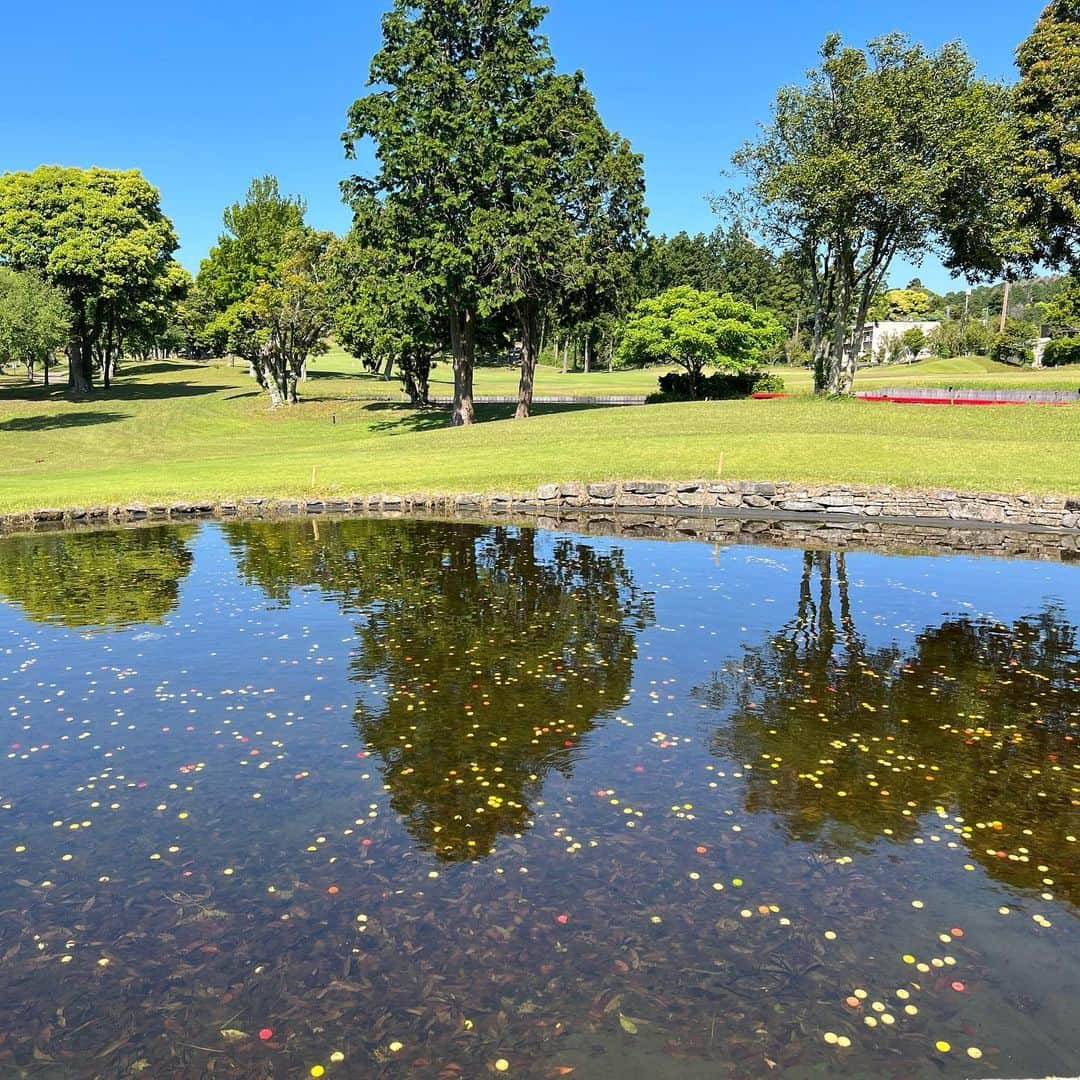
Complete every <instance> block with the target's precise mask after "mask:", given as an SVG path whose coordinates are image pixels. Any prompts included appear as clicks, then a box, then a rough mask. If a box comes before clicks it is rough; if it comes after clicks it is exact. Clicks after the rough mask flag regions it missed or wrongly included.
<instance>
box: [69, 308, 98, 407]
mask: <svg viewBox="0 0 1080 1080" xmlns="http://www.w3.org/2000/svg"><path fill="white" fill-rule="evenodd" d="M91 352H92V350H91V345H90V342H89V341H88V340H87V328H86V312H85V310H84V309H83V308H82V307H81V306H79V307H78V308H77V309H76V315H75V321H74V323H73V325H72V327H71V340H70V341H69V342H68V346H67V354H68V393H70V394H71V395H72V396H73V397H85V396H86V395H87V394H90V393H91V392H92V391H93V389H94V379H93V366H92V355H91Z"/></svg>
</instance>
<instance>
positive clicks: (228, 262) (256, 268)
mask: <svg viewBox="0 0 1080 1080" xmlns="http://www.w3.org/2000/svg"><path fill="white" fill-rule="evenodd" d="M305 209H306V206H305V203H304V202H303V200H301V199H299V198H296V197H294V196H286V195H282V194H281V191H280V188H279V186H278V182H277V179H276V178H275V177H273V176H264V177H262V178H260V179H256V180H253V181H252V183H251V186H250V187H249V188H248V193H247V196H246V198H245V199H244V201H243V202H239V203H234V204H233V205H232V206H230V207H229V208H228V209H227V210H226V211H225V214H224V222H225V229H226V231H225V233H224V234H222V236H221V237H220V238H219V239H218V243H217V245H216V246H215V247H213V248H211V249H210V255H209V256H208V258H206V259H205V260H204V261H203V264H202V266H201V267H200V268H199V276H198V278H197V279H196V282H195V290H194V297H193V301H194V302H193V304H192V305H191V306H190V307H189V308H188V309H186V311H185V316H186V317H187V318H188V319H189V320H191V322H190V323H189V333H190V336H191V338H192V340H193V343H194V344H195V345H196V346H197V347H205V346H214V345H219V344H220V345H223V346H224V348H227V349H228V350H230V351H231V352H234V353H236V355H237V356H240V357H242V358H243V359H245V360H247V361H248V363H249V364H250V365H251V367H252V370H253V371H254V373H255V377H256V379H258V382H259V385H260V386H262V387H263V389H264V390H266V391H267V392H268V393H269V395H270V401H271V404H272V405H273V406H274V407H277V406H279V405H294V404H295V403H296V402H297V400H298V397H297V383H298V382H299V380H300V378H301V376H302V375H303V373H304V371H305V368H306V365H307V362H308V360H309V358H310V357H312V356H316V355H318V354H319V353H321V352H324V351H325V350H326V347H327V345H326V341H325V336H326V334H327V333H328V331H329V328H330V321H331V302H330V285H329V281H328V271H329V267H328V265H327V264H326V261H325V259H324V255H325V252H326V250H327V247H328V245H329V243H330V235H329V234H327V233H319V232H316V231H315V230H314V229H312V228H311V227H310V226H308V225H306V224H305V223H304V213H305ZM211 312H212V317H211V318H210V320H209V321H208V322H207V323H205V324H204V325H203V326H202V328H201V329H199V328H198V321H199V319H200V318H201V317H203V316H205V315H206V314H209V313H211Z"/></svg>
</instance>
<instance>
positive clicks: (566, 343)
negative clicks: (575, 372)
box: [555, 338, 570, 375]
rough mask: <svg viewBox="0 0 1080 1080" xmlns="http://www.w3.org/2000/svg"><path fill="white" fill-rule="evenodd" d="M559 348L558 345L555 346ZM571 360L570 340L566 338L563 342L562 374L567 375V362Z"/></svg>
mask: <svg viewBox="0 0 1080 1080" xmlns="http://www.w3.org/2000/svg"><path fill="white" fill-rule="evenodd" d="M555 347H556V348H558V345H557V344H556V346H555ZM569 359H570V339H569V338H565V339H564V340H563V342H562V373H563V374H564V375H565V374H566V362H567V361H568V360H569Z"/></svg>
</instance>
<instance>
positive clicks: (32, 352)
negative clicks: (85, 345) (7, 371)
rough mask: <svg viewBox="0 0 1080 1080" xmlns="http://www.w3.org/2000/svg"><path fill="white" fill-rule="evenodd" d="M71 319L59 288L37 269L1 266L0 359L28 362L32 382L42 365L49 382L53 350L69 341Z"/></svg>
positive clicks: (28, 371) (28, 374)
mask: <svg viewBox="0 0 1080 1080" xmlns="http://www.w3.org/2000/svg"><path fill="white" fill-rule="evenodd" d="M70 323H71V314H70V312H69V311H68V308H67V304H65V303H64V296H63V293H61V292H60V290H59V289H54V288H53V287H52V286H51V285H48V284H47V283H46V282H45V281H44V280H43V279H42V278H41V277H39V276H38V275H37V274H36V273H33V272H25V273H19V272H17V271H15V270H7V269H4V268H3V267H0V360H2V361H3V362H4V363H7V362H9V361H15V362H17V363H21V364H25V365H26V376H27V378H28V379H29V380H30V381H31V382H32V381H33V378H34V369H35V368H36V367H38V366H40V367H41V368H42V370H43V372H44V379H45V382H46V383H48V381H49V367H50V365H51V364H52V359H53V354H54V353H55V352H56V350H57V349H59V348H61V347H62V346H63V344H64V343H65V342H66V341H67V338H68V333H69V327H70Z"/></svg>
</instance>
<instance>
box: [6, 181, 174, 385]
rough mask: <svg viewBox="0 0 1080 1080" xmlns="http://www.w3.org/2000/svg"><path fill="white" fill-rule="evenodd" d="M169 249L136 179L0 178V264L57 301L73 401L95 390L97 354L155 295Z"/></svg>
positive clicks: (146, 188) (162, 223)
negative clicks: (25, 273) (31, 277)
mask: <svg viewBox="0 0 1080 1080" xmlns="http://www.w3.org/2000/svg"><path fill="white" fill-rule="evenodd" d="M176 247H177V240H176V234H175V232H174V231H173V227H172V223H171V222H170V221H169V219H168V218H167V217H165V215H164V214H163V213H162V212H161V206H160V196H159V194H158V191H157V189H156V188H155V187H153V186H152V185H150V184H149V183H147V181H146V180H145V179H144V178H143V176H142V174H141V173H139V172H138V171H137V170H129V171H126V172H118V171H115V170H110V169H69V168H62V167H60V166H55V165H42V166H41V167H40V168H38V169H35V170H34V171H33V172H13V173H5V174H4V175H3V176H0V260H3V261H4V262H6V263H7V264H8V265H9V266H11V267H12V268H14V269H16V270H33V271H35V272H37V273H38V274H40V275H41V276H42V278H44V280H45V281H46V282H48V283H49V284H50V285H52V286H54V287H55V288H57V289H59V290H60V291H61V292H62V293H63V294H64V298H65V301H66V303H67V306H68V308H69V310H70V312H71V317H72V322H71V334H72V337H71V345H70V347H69V357H68V359H69V381H70V385H71V388H72V390H73V391H74V392H76V393H86V392H88V391H89V390H90V389H91V388H92V386H93V368H94V359H95V348H96V347H98V346H99V344H101V343H102V342H103V340H106V339H109V338H112V339H114V340H115V339H118V338H122V337H123V335H124V333H125V331H126V330H127V329H128V328H129V327H130V325H131V324H133V323H136V322H137V321H138V320H139V319H140V318H141V305H144V304H146V303H153V302H154V301H155V300H156V299H157V298H159V297H160V296H161V295H162V290H163V280H164V279H165V278H166V275H167V274H168V273H169V269H170V267H171V266H172V265H174V264H173V262H172V253H173V252H174V251H175V250H176ZM105 375H106V378H107V376H108V371H107V369H106V371H105Z"/></svg>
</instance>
